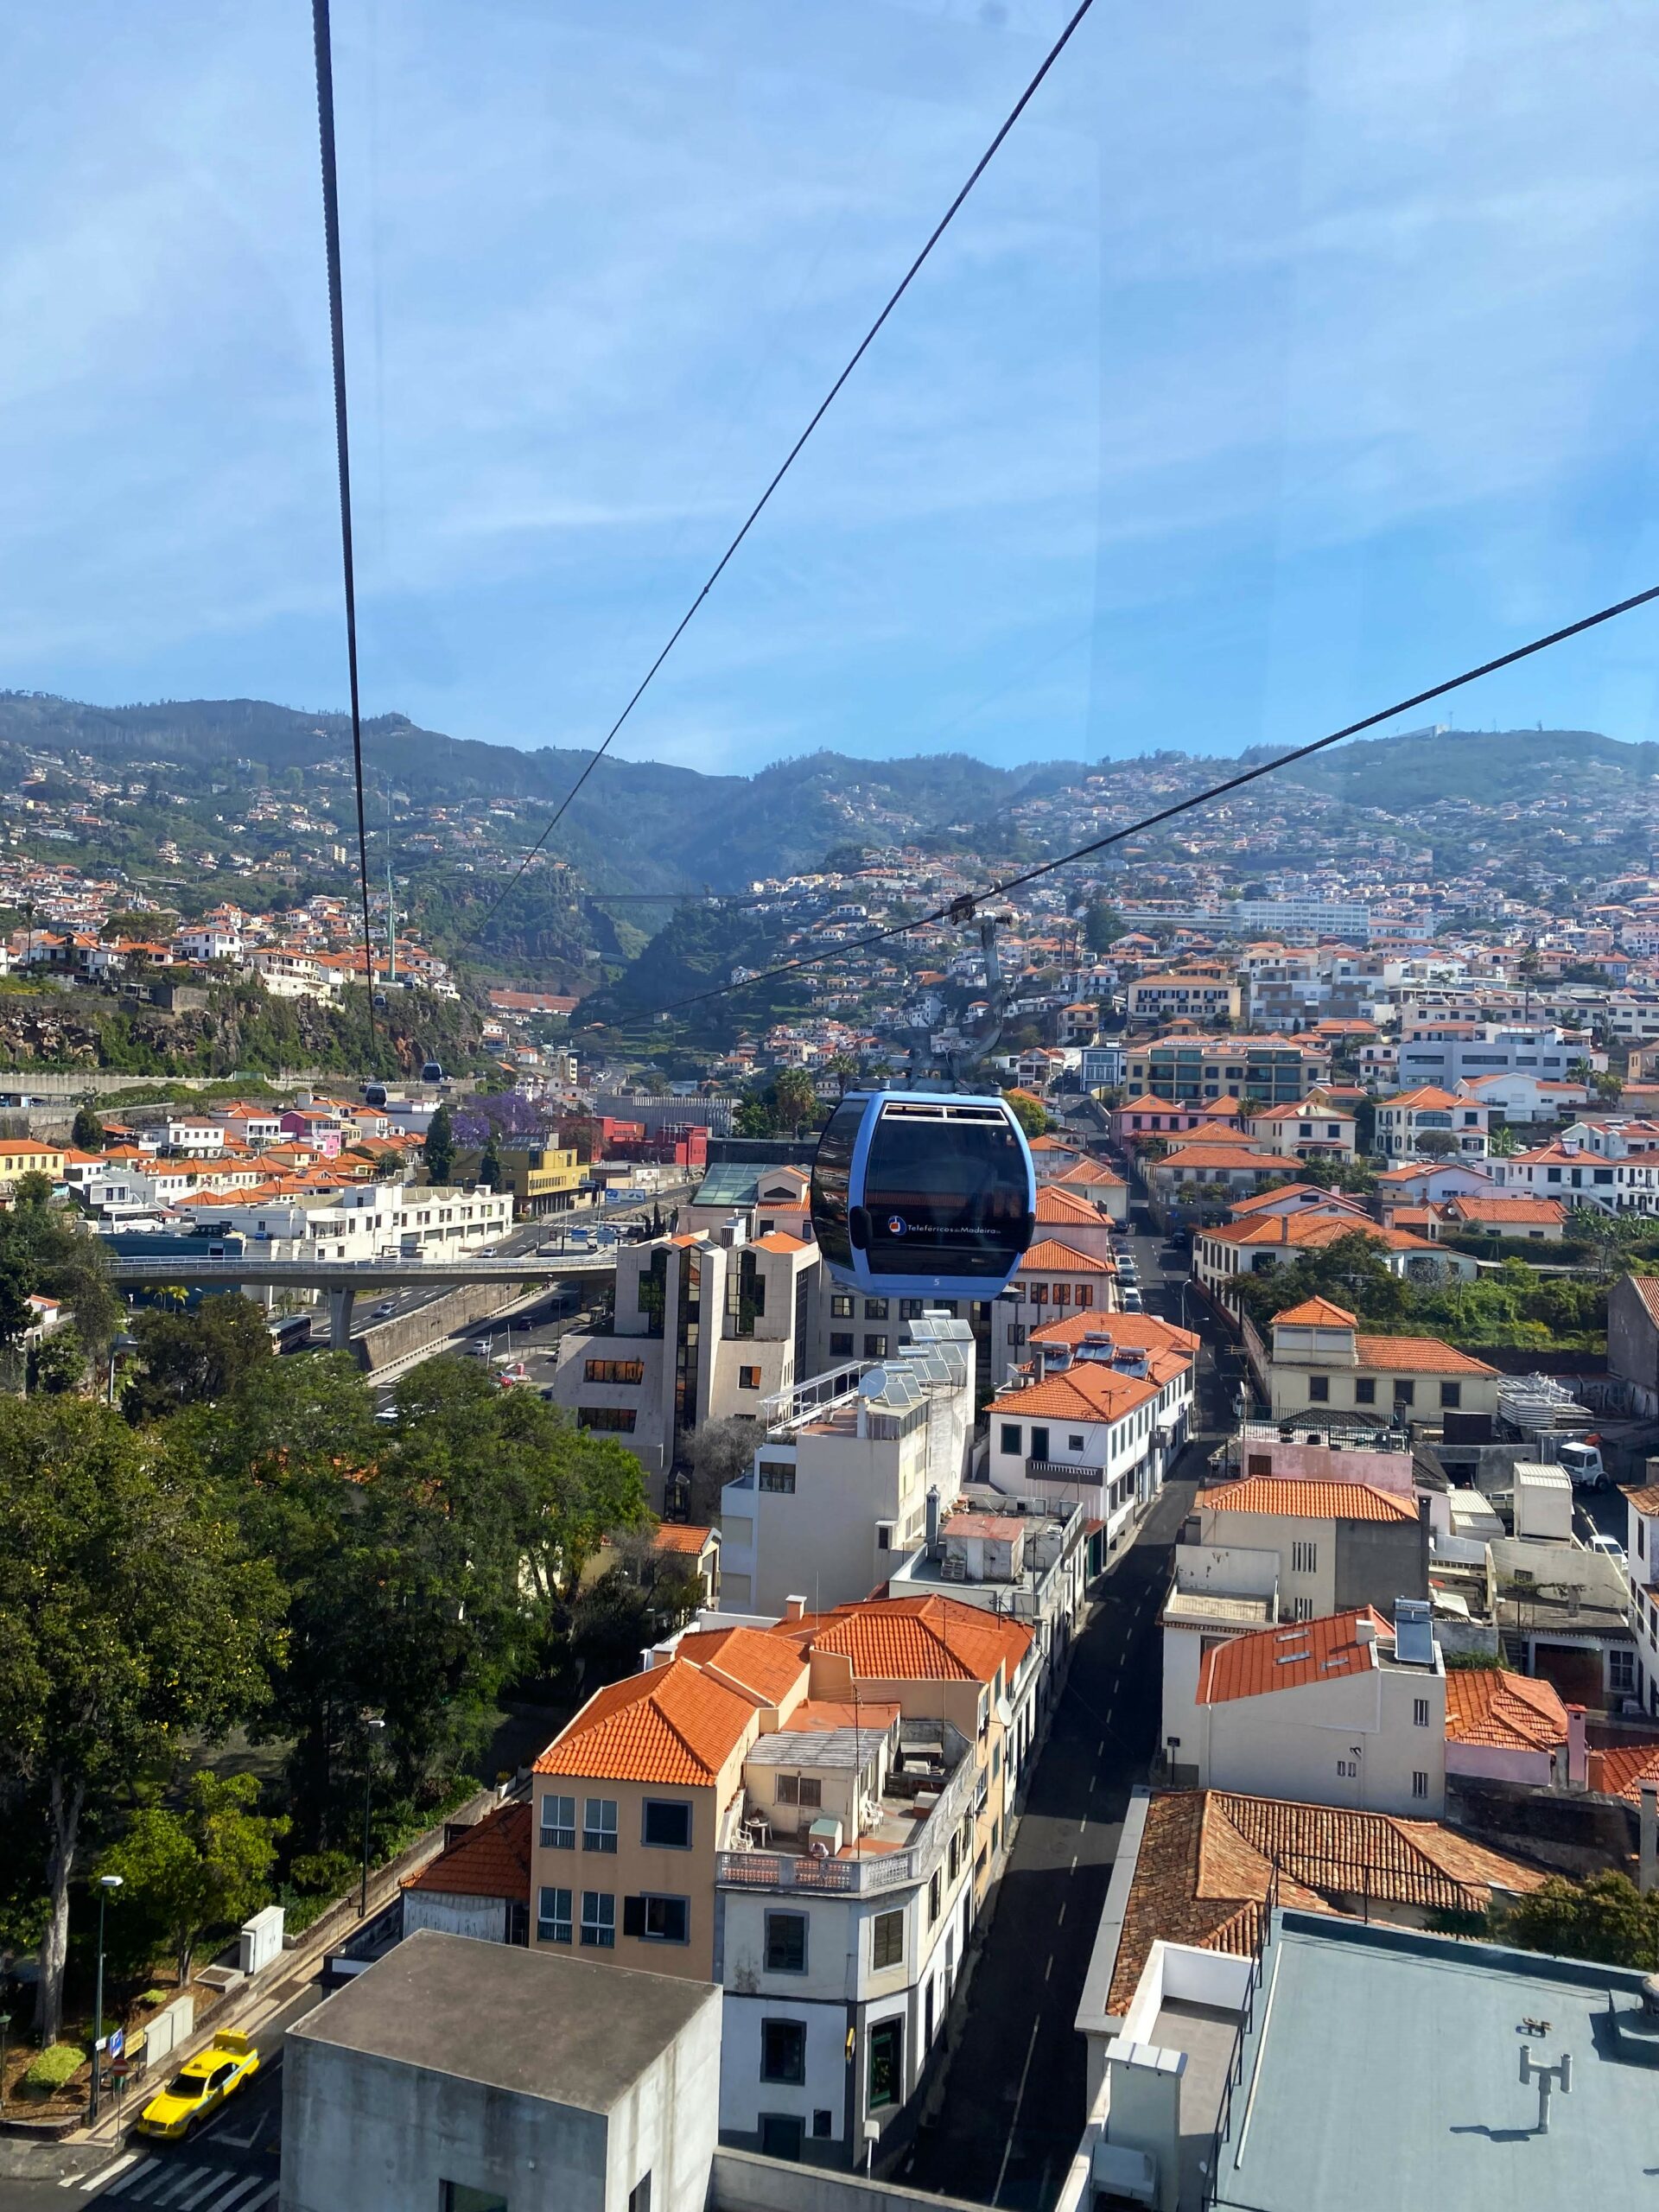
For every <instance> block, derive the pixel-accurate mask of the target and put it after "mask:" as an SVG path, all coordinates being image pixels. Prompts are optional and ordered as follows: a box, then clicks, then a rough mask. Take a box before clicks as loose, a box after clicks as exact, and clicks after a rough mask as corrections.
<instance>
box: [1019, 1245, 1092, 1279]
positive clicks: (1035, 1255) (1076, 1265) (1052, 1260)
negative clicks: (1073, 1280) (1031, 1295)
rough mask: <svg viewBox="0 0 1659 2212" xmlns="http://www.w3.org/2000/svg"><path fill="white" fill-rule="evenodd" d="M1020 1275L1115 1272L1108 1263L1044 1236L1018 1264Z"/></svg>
mask: <svg viewBox="0 0 1659 2212" xmlns="http://www.w3.org/2000/svg"><path fill="white" fill-rule="evenodd" d="M1114 1272H1115V1270H1114V1269H1113V1268H1112V1265H1111V1263H1110V1262H1109V1261H1107V1260H1096V1258H1095V1257H1094V1256H1093V1255H1092V1254H1090V1253H1088V1252H1074V1251H1073V1250H1072V1249H1071V1246H1070V1245H1069V1244H1061V1243H1057V1242H1056V1241H1055V1239H1054V1238H1053V1237H1052V1236H1045V1237H1044V1238H1042V1240H1041V1241H1040V1242H1039V1243H1036V1244H1033V1246H1032V1248H1031V1249H1030V1250H1029V1251H1028V1252H1027V1253H1026V1255H1024V1257H1023V1258H1022V1259H1021V1260H1020V1274H1048V1275H1052V1274H1061V1275H1064V1274H1073V1275H1109V1274H1113V1273H1114Z"/></svg>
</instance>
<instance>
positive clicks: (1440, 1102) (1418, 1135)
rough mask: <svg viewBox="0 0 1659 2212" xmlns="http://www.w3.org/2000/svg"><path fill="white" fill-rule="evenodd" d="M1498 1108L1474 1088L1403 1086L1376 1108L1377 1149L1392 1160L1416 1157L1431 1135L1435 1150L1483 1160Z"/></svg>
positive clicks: (1430, 1149) (1433, 1149)
mask: <svg viewBox="0 0 1659 2212" xmlns="http://www.w3.org/2000/svg"><path fill="white" fill-rule="evenodd" d="M1492 1113H1493V1109H1492V1108H1491V1106H1490V1105H1489V1104H1488V1103H1486V1102H1485V1101H1484V1099H1482V1098H1480V1097H1479V1096H1477V1095H1476V1094H1475V1093H1474V1092H1473V1091H1459V1092H1456V1093H1453V1092H1452V1091H1449V1090H1440V1087H1439V1086H1438V1085H1437V1084H1424V1085H1422V1086H1421V1088H1419V1089H1418V1090H1398V1091H1395V1094H1394V1096H1392V1097H1391V1098H1384V1099H1381V1100H1379V1101H1378V1103H1377V1108H1376V1140H1375V1148H1376V1150H1377V1151H1378V1152H1380V1153H1381V1154H1383V1156H1384V1157H1385V1158H1386V1159H1389V1160H1409V1159H1414V1158H1415V1157H1416V1156H1417V1155H1418V1154H1419V1153H1420V1152H1421V1150H1422V1149H1423V1144H1422V1140H1423V1139H1424V1137H1426V1136H1427V1137H1431V1138H1432V1140H1433V1141H1431V1143H1430V1144H1429V1146H1428V1147H1427V1148H1428V1150H1429V1151H1430V1152H1442V1151H1455V1152H1456V1153H1457V1154H1458V1155H1459V1158H1461V1159H1465V1160H1484V1158H1485V1157H1486V1152H1487V1147H1488V1142H1489V1136H1488V1132H1489V1129H1490V1126H1491V1117H1492Z"/></svg>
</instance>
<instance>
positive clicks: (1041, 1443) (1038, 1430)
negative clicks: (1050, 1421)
mask: <svg viewBox="0 0 1659 2212" xmlns="http://www.w3.org/2000/svg"><path fill="white" fill-rule="evenodd" d="M1031 1456H1032V1458H1033V1459H1047V1457H1048V1427H1047V1424H1046V1422H1043V1421H1033V1423H1032V1428H1031Z"/></svg>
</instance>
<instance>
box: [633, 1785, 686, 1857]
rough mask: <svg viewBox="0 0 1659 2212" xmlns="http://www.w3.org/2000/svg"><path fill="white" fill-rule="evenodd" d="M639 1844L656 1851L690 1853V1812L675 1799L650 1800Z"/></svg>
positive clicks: (641, 1819) (645, 1808)
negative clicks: (646, 1845)
mask: <svg viewBox="0 0 1659 2212" xmlns="http://www.w3.org/2000/svg"><path fill="white" fill-rule="evenodd" d="M639 1840H640V1842H641V1843H645V1844H649V1845H650V1846H651V1847H652V1849H653V1850H657V1851H690V1848H691V1808H690V1806H689V1805H686V1804H682V1803H681V1802H680V1801H679V1799H678V1798H675V1797H647V1798H646V1800H645V1805H644V1807H643V1808H642V1812H641V1818H640V1824H639Z"/></svg>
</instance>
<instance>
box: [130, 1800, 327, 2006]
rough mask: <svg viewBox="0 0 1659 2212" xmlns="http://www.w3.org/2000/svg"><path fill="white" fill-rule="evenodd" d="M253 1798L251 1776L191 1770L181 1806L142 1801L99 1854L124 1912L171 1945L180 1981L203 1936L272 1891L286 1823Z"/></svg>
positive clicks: (253, 1908) (228, 1924) (233, 1922)
mask: <svg viewBox="0 0 1659 2212" xmlns="http://www.w3.org/2000/svg"><path fill="white" fill-rule="evenodd" d="M258 1802H259V1784H258V1782H257V1779H256V1777H254V1776H252V1775H251V1774H232V1775H226V1776H220V1775H216V1774H213V1773H210V1772H207V1770H203V1771H202V1772H201V1773H199V1774H197V1775H195V1776H194V1777H192V1779H191V1782H190V1786H189V1788H188V1790H187V1791H186V1793H185V1802H184V1808H183V1810H182V1811H181V1812H175V1811H173V1810H172V1809H171V1808H168V1807H167V1806H164V1805H149V1806H145V1807H143V1808H141V1809H140V1810H139V1811H138V1812H137V1813H136V1814H135V1815H133V1817H132V1819H131V1821H130V1822H129V1823H128V1827H127V1831H126V1834H124V1836H123V1837H122V1839H121V1840H120V1842H119V1843H118V1844H117V1845H116V1846H115V1847H114V1848H113V1849H111V1850H110V1851H107V1852H105V1854H104V1858H103V1860H102V1863H101V1865H100V1866H99V1872H100V1873H105V1874H119V1875H120V1877H121V1878H122V1881H123V1883H124V1885H125V1891H124V1896H123V1898H122V1907H123V1912H124V1914H126V1913H131V1914H132V1915H133V1916H135V1917H138V1916H143V1919H145V1920H147V1921H148V1922H149V1923H150V1925H152V1926H156V1927H159V1928H160V1929H161V1930H162V1934H163V1936H164V1937H165V1940H166V1941H167V1942H168V1944H169V1945H170V1947H171V1949H172V1953H173V1958H174V1962H175V1967H176V1970H177V1973H178V1978H179V1986H180V1988H181V1989H182V1988H183V1987H184V1986H185V1985H186V1984H187V1983H188V1980H189V1979H190V1962H191V1960H192V1959H193V1957H194V1955H195V1950H196V1946H197V1944H198V1943H199V1942H200V1941H201V1938H202V1937H203V1936H205V1935H207V1934H208V1933H209V1932H210V1931H212V1930H214V1929H222V1928H233V1927H235V1926H237V1925H238V1923H240V1922H242V1921H244V1920H245V1919H246V1918H247V1917H248V1916H249V1915H250V1914H251V1913H253V1912H257V1910H259V1908H260V1906H261V1905H263V1904H264V1903H265V1901H266V1900H267V1898H268V1897H270V1878H271V1869H272V1867H273V1866H275V1864H276V1860H277V1844H278V1842H279V1840H281V1838H282V1837H283V1836H284V1835H285V1834H287V1833H288V1827H289V1823H288V1821H286V1820H285V1819H264V1818H262V1817H261V1815H259V1814H258V1813H257V1811H256V1810H255V1809H254V1808H255V1807H256V1806H257V1803H258Z"/></svg>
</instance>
